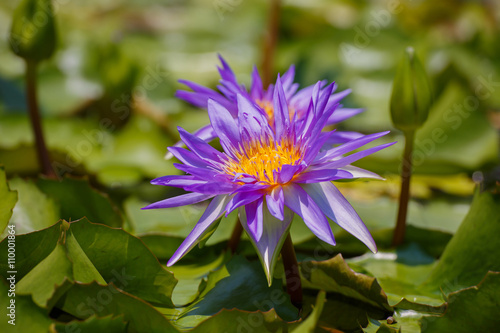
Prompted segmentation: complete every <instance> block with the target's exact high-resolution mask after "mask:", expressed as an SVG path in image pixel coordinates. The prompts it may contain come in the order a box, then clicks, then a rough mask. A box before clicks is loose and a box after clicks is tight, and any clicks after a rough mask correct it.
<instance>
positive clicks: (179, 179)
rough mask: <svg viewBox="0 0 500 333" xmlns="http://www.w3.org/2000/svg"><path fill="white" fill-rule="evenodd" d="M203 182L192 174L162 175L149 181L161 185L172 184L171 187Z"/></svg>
mask: <svg viewBox="0 0 500 333" xmlns="http://www.w3.org/2000/svg"><path fill="white" fill-rule="evenodd" d="M200 182H204V181H203V180H199V179H197V178H195V177H193V176H163V177H159V178H156V179H153V180H152V181H151V184H153V185H163V186H173V187H184V186H187V185H193V184H199V183H200Z"/></svg>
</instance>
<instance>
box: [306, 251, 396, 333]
mask: <svg viewBox="0 0 500 333" xmlns="http://www.w3.org/2000/svg"><path fill="white" fill-rule="evenodd" d="M299 266H300V270H301V273H302V277H303V288H305V289H315V290H325V291H326V292H327V293H328V294H327V302H326V303H325V306H324V309H323V315H322V316H321V318H320V320H319V325H320V326H327V327H333V328H336V329H339V330H354V329H356V328H359V325H361V326H363V327H365V326H366V325H368V320H367V319H366V318H367V317H370V318H376V319H384V318H387V317H388V316H390V315H392V313H393V309H392V308H391V306H390V305H389V303H388V302H387V296H386V295H385V293H384V291H383V290H382V288H381V287H380V285H379V284H378V282H377V280H376V279H375V278H373V277H369V276H367V275H363V274H360V273H355V272H354V271H353V270H352V269H351V268H350V267H349V266H348V265H347V264H346V262H345V261H344V259H343V258H342V255H340V254H339V255H337V256H335V257H334V258H332V259H329V260H326V261H306V262H302V263H300V264H299ZM332 313H334V314H335V315H331V314H332Z"/></svg>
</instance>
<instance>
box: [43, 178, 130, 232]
mask: <svg viewBox="0 0 500 333" xmlns="http://www.w3.org/2000/svg"><path fill="white" fill-rule="evenodd" d="M37 186H38V187H39V188H40V189H41V190H42V191H43V192H44V193H46V194H47V195H48V196H49V197H51V198H53V200H54V201H55V202H56V203H57V204H58V205H59V207H60V208H61V212H60V214H61V218H63V219H65V220H67V221H74V220H78V219H80V218H82V217H86V218H88V219H89V220H90V221H93V222H95V223H102V224H106V225H109V226H111V227H120V226H121V225H122V218H121V216H120V212H119V211H118V209H117V208H116V207H115V206H114V205H113V204H112V203H111V201H110V200H109V198H108V197H107V195H105V194H103V193H100V192H98V191H97V190H95V189H93V188H92V187H91V186H90V184H89V183H88V181H87V180H84V179H73V178H64V179H63V180H62V181H58V180H50V179H39V180H38V182H37Z"/></svg>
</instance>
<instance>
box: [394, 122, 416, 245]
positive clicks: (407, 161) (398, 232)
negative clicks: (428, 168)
mask: <svg viewBox="0 0 500 333" xmlns="http://www.w3.org/2000/svg"><path fill="white" fill-rule="evenodd" d="M414 139H415V132H414V131H411V132H407V133H405V151H404V153H403V168H402V171H401V193H400V195H399V209H398V217H397V221H396V228H395V229H394V235H393V238H392V246H398V245H401V244H403V242H404V239H405V231H406V216H407V213H408V202H409V200H410V179H411V172H412V152H413V141H414Z"/></svg>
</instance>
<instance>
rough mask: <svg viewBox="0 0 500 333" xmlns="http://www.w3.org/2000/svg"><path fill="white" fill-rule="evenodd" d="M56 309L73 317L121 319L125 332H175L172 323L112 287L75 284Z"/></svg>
mask: <svg viewBox="0 0 500 333" xmlns="http://www.w3.org/2000/svg"><path fill="white" fill-rule="evenodd" d="M58 306H59V307H60V308H61V309H62V310H63V311H65V312H67V313H69V314H71V315H73V316H75V317H76V318H82V319H86V318H89V317H91V316H99V317H104V316H109V315H113V316H123V320H124V321H125V322H128V330H127V332H144V333H156V332H158V333H170V332H172V333H175V332H178V330H176V329H175V328H174V327H173V326H172V324H171V323H170V322H169V321H168V320H167V319H166V318H165V317H164V316H163V315H162V314H161V313H160V312H158V311H157V310H155V309H154V308H153V307H152V306H151V305H149V304H148V303H146V302H144V301H143V300H141V299H138V298H136V297H134V296H132V295H130V294H128V293H126V292H124V291H122V290H120V289H117V288H116V287H115V286H114V285H113V284H110V285H107V286H101V285H98V284H97V283H91V284H75V285H73V286H71V288H69V290H67V291H66V292H65V295H64V297H63V298H61V300H60V301H59V302H58Z"/></svg>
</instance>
